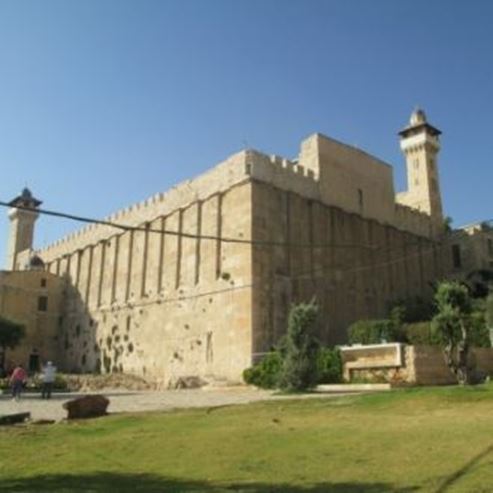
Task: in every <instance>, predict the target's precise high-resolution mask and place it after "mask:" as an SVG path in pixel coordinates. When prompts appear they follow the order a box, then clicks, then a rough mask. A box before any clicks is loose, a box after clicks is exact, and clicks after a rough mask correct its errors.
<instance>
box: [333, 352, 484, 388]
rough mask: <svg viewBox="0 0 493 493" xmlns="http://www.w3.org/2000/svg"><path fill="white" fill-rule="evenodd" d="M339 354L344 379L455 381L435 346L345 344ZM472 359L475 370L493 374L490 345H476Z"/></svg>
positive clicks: (413, 382) (405, 382)
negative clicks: (484, 346) (485, 346)
mask: <svg viewBox="0 0 493 493" xmlns="http://www.w3.org/2000/svg"><path fill="white" fill-rule="evenodd" d="M341 353H342V360H343V369H344V379H345V380H346V381H357V380H365V381H373V382H388V383H391V384H394V385H447V384H454V383H456V379H455V377H454V375H453V374H452V373H451V372H450V370H449V368H448V367H447V364H446V362H445V358H444V355H443V352H442V350H441V349H440V348H439V347H436V346H405V345H401V344H379V345H371V346H347V347H342V348H341ZM399 353H400V354H399ZM472 358H473V361H475V365H476V369H477V370H479V371H481V372H484V373H487V374H488V375H491V376H493V348H475V349H473V350H472Z"/></svg>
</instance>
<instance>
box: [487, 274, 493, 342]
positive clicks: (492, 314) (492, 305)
mask: <svg viewBox="0 0 493 493" xmlns="http://www.w3.org/2000/svg"><path fill="white" fill-rule="evenodd" d="M486 326H487V327H488V329H489V335H490V344H491V345H492V346H493V284H492V285H491V286H490V294H489V295H488V298H487V300H486Z"/></svg>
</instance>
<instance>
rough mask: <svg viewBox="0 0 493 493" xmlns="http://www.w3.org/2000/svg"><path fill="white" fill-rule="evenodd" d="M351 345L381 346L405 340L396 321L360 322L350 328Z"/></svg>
mask: <svg viewBox="0 0 493 493" xmlns="http://www.w3.org/2000/svg"><path fill="white" fill-rule="evenodd" d="M348 339H349V343H350V344H380V343H381V342H384V341H385V342H399V341H402V340H403V337H402V333H401V330H400V327H399V325H398V324H397V323H396V321H395V320H389V319H383V320H358V321H357V322H354V323H353V324H351V325H350V326H349V328H348Z"/></svg>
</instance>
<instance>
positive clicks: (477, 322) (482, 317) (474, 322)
mask: <svg viewBox="0 0 493 493" xmlns="http://www.w3.org/2000/svg"><path fill="white" fill-rule="evenodd" d="M470 324H471V332H470V334H469V342H470V344H471V346H473V347H491V340H490V331H489V328H488V323H487V321H486V313H485V312H484V311H478V312H473V313H472V315H471V319H470Z"/></svg>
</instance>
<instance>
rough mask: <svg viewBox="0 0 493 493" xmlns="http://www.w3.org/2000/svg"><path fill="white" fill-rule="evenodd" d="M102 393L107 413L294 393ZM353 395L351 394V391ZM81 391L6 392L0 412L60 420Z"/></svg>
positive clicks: (321, 395)
mask: <svg viewBox="0 0 493 493" xmlns="http://www.w3.org/2000/svg"><path fill="white" fill-rule="evenodd" d="M91 393H93V394H97V393H100V394H103V395H105V396H106V397H108V398H109V399H110V405H109V408H108V412H110V413H120V412H141V411H166V410H170V409H177V408H191V407H218V406H225V405H231V404H245V403H248V402H256V401H264V400H282V399H292V398H293V396H285V395H274V393H273V392H272V391H267V390H257V389H253V388H248V387H238V388H217V389H210V390H201V389H197V390H164V391H149V390H147V391H118V390H115V391H111V390H109V391H106V392H91ZM353 394H354V393H353ZM81 395H85V394H83V393H80V392H79V393H78V392H72V393H56V394H53V395H52V398H51V399H50V400H43V399H41V397H40V395H39V394H29V393H27V394H24V395H23V396H22V397H21V399H20V400H19V401H13V400H12V399H11V397H10V396H9V395H0V415H2V414H11V413H17V412H30V413H31V417H32V419H33V420H37V419H55V420H57V421H58V420H61V419H63V418H65V417H66V416H67V411H65V409H63V408H62V404H63V403H64V402H66V401H67V400H70V399H73V398H74V397H77V396H81ZM341 395H348V393H347V392H344V393H341V392H331V393H314V394H304V395H303V396H295V397H294V398H300V397H302V398H330V397H338V396H341Z"/></svg>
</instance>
